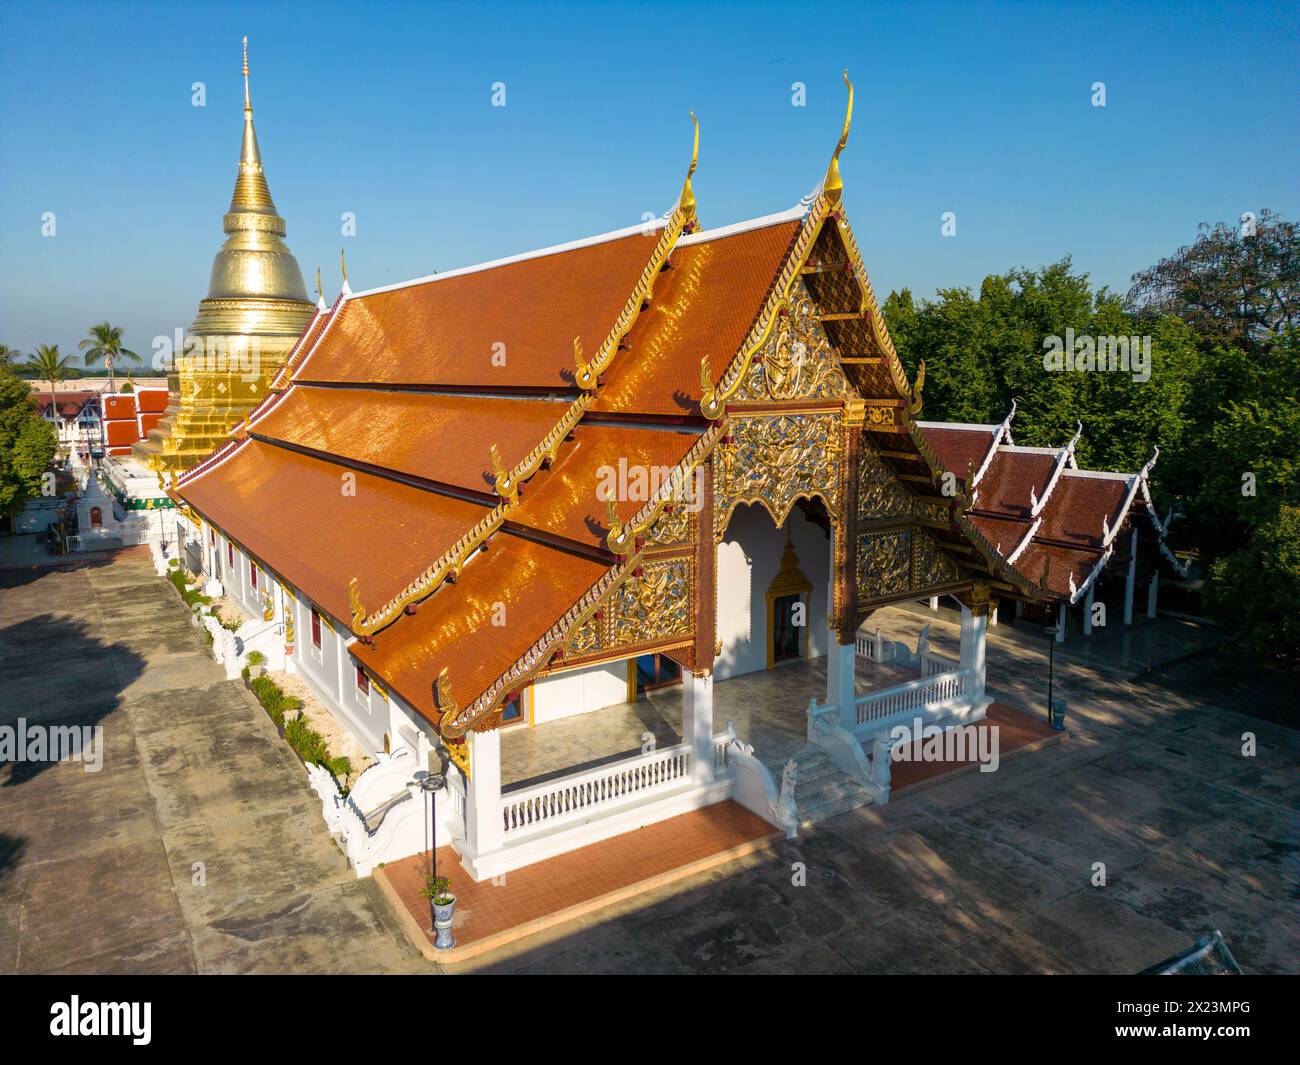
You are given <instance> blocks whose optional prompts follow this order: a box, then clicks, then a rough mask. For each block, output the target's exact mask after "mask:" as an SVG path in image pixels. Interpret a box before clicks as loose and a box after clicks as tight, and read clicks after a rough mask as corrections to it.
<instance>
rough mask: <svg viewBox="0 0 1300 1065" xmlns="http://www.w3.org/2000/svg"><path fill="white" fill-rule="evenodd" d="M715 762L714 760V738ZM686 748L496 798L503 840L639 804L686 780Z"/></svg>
mask: <svg viewBox="0 0 1300 1065" xmlns="http://www.w3.org/2000/svg"><path fill="white" fill-rule="evenodd" d="M714 759H715V761H716V759H717V748H716V739H715V748H714ZM690 762H691V755H690V749H689V748H688V747H687V746H686V744H678V745H677V746H675V747H669V748H666V749H665V750H662V751H655V752H653V753H651V754H648V755H638V756H636V757H633V758H627V759H624V760H623V761H621V762H614V763H613V764H611V765H607V766H601V767H600V768H598V769H593V770H589V771H587V772H585V773H577V774H575V775H573V776H569V777H563V778H561V779H559V780H552V781H548V782H547V783H545V784H538V785H536V786H534V787H531V788H525V789H523V790H522V791H512V792H506V793H505V794H504V795H502V796H501V807H502V815H503V817H504V819H505V824H504V831H505V836H506V839H507V841H509V840H512V839H517V838H520V837H521V836H527V835H532V834H534V833H538V832H550V831H552V830H554V829H555V828H557V827H559V826H563V825H566V824H571V823H573V822H577V821H585V820H589V819H591V818H593V817H597V816H599V815H601V814H603V813H605V812H606V811H607V810H608V809H609V808H610V807H613V806H616V805H619V804H622V803H624V802H626V801H627V800H630V799H637V800H641V799H644V798H647V797H651V796H653V795H655V794H657V793H659V792H663V791H669V790H671V789H673V788H676V787H679V786H681V785H684V784H689V783H690V781H691V765H690Z"/></svg>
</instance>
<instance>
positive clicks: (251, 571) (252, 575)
mask: <svg viewBox="0 0 1300 1065" xmlns="http://www.w3.org/2000/svg"><path fill="white" fill-rule="evenodd" d="M248 583H249V586H250V587H251V588H252V589H253V591H257V563H256V562H254V561H253V560H252V559H251V558H250V559H249V560H248Z"/></svg>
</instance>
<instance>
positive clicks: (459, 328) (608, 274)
mask: <svg viewBox="0 0 1300 1065" xmlns="http://www.w3.org/2000/svg"><path fill="white" fill-rule="evenodd" d="M658 239H659V233H658V232H654V233H651V234H649V235H644V236H643V235H641V234H634V235H632V236H625V237H619V238H616V239H612V240H605V241H601V242H599V243H594V244H590V245H586V246H583V247H579V248H574V249H570V250H568V251H557V252H554V253H552V254H549V255H544V256H539V257H537V258H532V259H522V260H519V261H516V262H511V263H506V264H505V265H502V266H497V267H492V268H489V269H478V270H472V271H469V272H466V273H463V274H458V275H454V276H448V277H446V278H436V277H435V278H433V279H431V280H428V281H421V282H417V283H413V284H408V285H403V286H400V287H397V288H393V289H389V290H387V291H378V292H374V293H371V294H369V295H367V294H359V295H357V296H354V297H351V298H349V299H347V300H346V301H344V303H343V305H342V306H341V307H340V308H339V309H338V310H337V311H336V312H335V313H334V317H333V319H332V320H331V322H330V325H329V328H328V329H327V330H326V331H325V334H324V336H323V337H322V339H321V341H320V343H319V344H318V345H317V347H316V350H315V351H314V352H313V353H312V354H311V355H309V356H308V357H307V359H306V361H305V362H304V363H303V364H302V366H301V367H300V368H299V370H298V375H297V376H298V378H299V379H300V380H305V381H334V382H348V381H353V382H357V381H364V382H370V383H374V384H421V385H443V386H448V387H480V388H484V389H495V388H552V389H569V388H572V387H574V380H573V371H574V358H573V338H574V337H575V336H580V337H581V338H582V343H583V348H584V350H585V351H586V352H587V353H588V354H589V355H590V353H592V352H594V351H595V350H596V349H597V348H599V347H600V345H601V343H602V342H603V341H604V340H605V337H606V336H607V335H608V334H609V331H610V329H611V327H612V326H613V324H614V322H615V320H616V319H617V318H618V315H619V312H621V311H622V309H623V307H624V305H625V304H626V303H627V300H628V297H629V295H630V294H631V292H632V289H633V288H634V287H635V284H636V281H637V279H638V277H639V276H640V274H641V272H642V270H644V269H645V265H646V263H647V261H648V260H649V258H650V253H651V252H652V251H653V250H654V247H655V244H656V242H657V241H658Z"/></svg>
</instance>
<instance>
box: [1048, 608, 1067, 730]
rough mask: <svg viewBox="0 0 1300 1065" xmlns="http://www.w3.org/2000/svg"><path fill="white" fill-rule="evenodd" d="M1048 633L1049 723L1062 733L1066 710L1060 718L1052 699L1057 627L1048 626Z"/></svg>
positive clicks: (1063, 710) (1062, 709) (1063, 709)
mask: <svg viewBox="0 0 1300 1065" xmlns="http://www.w3.org/2000/svg"><path fill="white" fill-rule="evenodd" d="M1043 631H1044V632H1046V633H1047V723H1048V724H1049V725H1051V726H1052V728H1054V729H1056V731H1057V732H1062V731H1064V729H1065V708H1064V707H1062V708H1061V713H1060V715H1059V717H1058V715H1057V713H1056V710H1055V700H1054V699H1053V698H1052V682H1053V679H1054V678H1053V672H1054V670H1053V667H1054V665H1055V658H1056V626H1055V625H1048V626H1047V627H1046V628H1045V629H1044V630H1043Z"/></svg>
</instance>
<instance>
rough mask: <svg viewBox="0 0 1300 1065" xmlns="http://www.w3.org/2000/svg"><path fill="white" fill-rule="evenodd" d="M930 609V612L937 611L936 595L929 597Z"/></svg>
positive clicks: (937, 599) (937, 598)
mask: <svg viewBox="0 0 1300 1065" xmlns="http://www.w3.org/2000/svg"><path fill="white" fill-rule="evenodd" d="M930 609H931V610H938V609H939V597H938V596H937V595H932V596H930Z"/></svg>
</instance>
